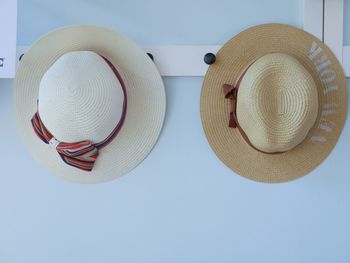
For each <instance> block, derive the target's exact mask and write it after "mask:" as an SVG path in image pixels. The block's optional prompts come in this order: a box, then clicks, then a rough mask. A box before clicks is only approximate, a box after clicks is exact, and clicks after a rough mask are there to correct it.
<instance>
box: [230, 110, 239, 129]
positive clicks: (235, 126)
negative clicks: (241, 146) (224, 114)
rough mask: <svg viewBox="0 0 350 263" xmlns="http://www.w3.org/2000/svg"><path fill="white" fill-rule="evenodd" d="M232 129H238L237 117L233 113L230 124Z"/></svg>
mask: <svg viewBox="0 0 350 263" xmlns="http://www.w3.org/2000/svg"><path fill="white" fill-rule="evenodd" d="M228 126H229V127H230V128H237V122H236V120H235V116H234V113H233V112H230V121H229V123H228Z"/></svg>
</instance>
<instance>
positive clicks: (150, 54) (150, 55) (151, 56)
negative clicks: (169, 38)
mask: <svg viewBox="0 0 350 263" xmlns="http://www.w3.org/2000/svg"><path fill="white" fill-rule="evenodd" d="M147 55H148V56H149V57H150V59H152V61H153V60H154V57H153V55H152V53H147Z"/></svg>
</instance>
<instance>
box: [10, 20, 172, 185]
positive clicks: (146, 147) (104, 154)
mask: <svg viewBox="0 0 350 263" xmlns="http://www.w3.org/2000/svg"><path fill="white" fill-rule="evenodd" d="M80 50H89V51H93V52H96V53H98V54H100V55H102V56H104V57H106V58H107V59H108V60H109V61H111V62H112V64H113V65H114V66H115V67H116V68H117V69H118V71H119V72H120V73H121V75H122V78H123V80H124V82H125V86H126V89H127V94H128V108H127V115H126V119H125V122H124V124H123V127H122V129H121V130H120V132H119V134H118V135H117V137H116V138H115V139H114V140H113V141H112V142H111V143H110V144H108V145H107V146H106V147H105V148H103V149H102V150H101V151H100V154H99V157H98V159H97V161H96V163H95V166H94V168H93V170H92V171H91V172H85V171H81V170H79V169H77V168H74V167H72V166H69V165H67V164H65V163H64V162H63V161H62V159H61V158H60V156H59V155H58V153H57V151H55V150H54V149H53V148H51V147H50V146H48V145H46V144H45V143H43V142H42V141H41V140H40V139H38V137H37V136H36V134H35V133H34V131H33V128H32V125H31V119H32V117H33V115H34V114H35V112H36V111H37V99H38V92H39V84H40V81H41V78H42V76H43V75H44V73H45V72H46V71H47V70H48V69H49V68H50V66H51V65H52V64H53V63H54V62H55V61H56V60H57V59H58V58H59V57H61V56H62V55H63V54H65V53H67V52H71V51H80ZM87 77H88V76H87ZM14 106H15V112H16V118H17V123H18V126H19V130H20V133H21V135H22V136H23V138H24V141H25V144H26V145H27V148H28V149H29V151H30V153H31V154H32V156H33V157H34V158H35V159H36V160H37V161H38V162H39V163H40V164H41V165H42V166H44V167H45V168H47V169H48V170H49V171H51V172H53V173H54V174H56V175H58V176H60V177H63V178H64V179H66V180H69V181H72V182H77V183H97V182H102V181H108V180H111V179H113V178H116V177H119V176H121V175H123V174H125V173H127V172H129V171H130V170H132V169H133V168H135V167H136V166H137V165H138V164H139V163H140V162H141V161H142V160H144V158H145V157H146V156H147V155H148V154H149V153H150V151H151V150H152V148H153V146H154V145H155V143H156V141H157V139H158V136H159V134H160V131H161V128H162V125H163V121H164V116H165V110H166V96H165V90H164V85H163V82H162V79H161V76H160V74H159V72H158V70H157V68H156V67H155V65H154V63H153V62H152V60H151V59H150V58H149V57H148V55H147V54H146V53H145V51H144V50H142V49H141V48H140V47H139V46H138V45H136V44H135V43H134V42H133V41H131V40H129V39H128V38H126V37H124V36H123V35H121V34H119V33H116V32H114V31H111V30H108V29H105V28H101V27H96V26H85V25H83V26H70V27H65V28H62V29H58V30H55V31H53V32H51V33H48V34H47V35H45V36H44V37H42V38H41V39H39V40H38V41H37V42H36V43H35V44H34V45H33V46H32V47H31V48H30V49H29V50H28V52H26V53H25V55H24V56H23V59H22V60H21V62H20V65H19V67H18V70H17V73H16V78H15V81H14ZM101 106H103V105H101Z"/></svg>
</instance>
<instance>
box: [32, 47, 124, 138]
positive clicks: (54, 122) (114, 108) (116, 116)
mask: <svg viewBox="0 0 350 263" xmlns="http://www.w3.org/2000/svg"><path fill="white" fill-rule="evenodd" d="M123 102H124V96H123V90H122V87H121V84H120V82H119V80H118V78H117V76H116V75H115V74H114V72H113V71H112V69H111V68H110V66H109V65H108V64H107V62H106V61H105V60H104V59H103V58H102V57H101V56H99V55H98V54H96V53H94V52H91V51H74V52H69V53H66V54H64V55H63V56H61V57H60V58H58V59H57V60H56V62H55V63H54V64H53V65H52V66H51V67H50V68H49V69H48V70H47V72H46V73H45V74H44V76H43V77H42V80H41V82H40V89H39V101H38V110H39V114H40V117H41V119H42V121H43V123H44V125H45V126H46V128H47V129H48V130H49V131H50V132H51V133H52V135H53V136H54V137H55V138H57V139H58V140H59V141H63V142H76V141H81V140H91V141H92V142H93V143H97V142H100V141H102V140H104V139H106V138H107V137H108V135H109V134H110V133H111V132H112V131H113V129H114V128H115V127H116V125H117V124H118V122H119V120H120V118H121V115H122V110H123Z"/></svg>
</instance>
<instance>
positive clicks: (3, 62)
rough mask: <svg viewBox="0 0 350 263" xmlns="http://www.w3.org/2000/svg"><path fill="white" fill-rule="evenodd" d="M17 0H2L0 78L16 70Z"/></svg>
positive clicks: (0, 1)
mask: <svg viewBox="0 0 350 263" xmlns="http://www.w3.org/2000/svg"><path fill="white" fill-rule="evenodd" d="M16 37H17V0H0V78H14V76H15V71H16Z"/></svg>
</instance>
